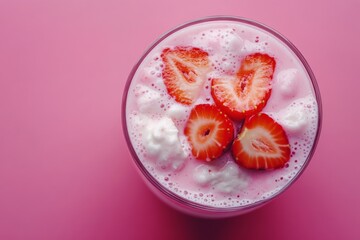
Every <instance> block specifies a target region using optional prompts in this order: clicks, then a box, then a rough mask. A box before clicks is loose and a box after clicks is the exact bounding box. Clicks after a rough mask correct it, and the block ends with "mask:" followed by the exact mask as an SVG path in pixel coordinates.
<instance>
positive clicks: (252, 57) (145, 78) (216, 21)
mask: <svg viewBox="0 0 360 240" xmlns="http://www.w3.org/2000/svg"><path fill="white" fill-rule="evenodd" d="M123 103H124V105H123V106H124V109H123V123H124V132H125V135H126V138H127V140H128V144H129V149H130V151H131V153H132V154H133V157H134V160H135V163H136V164H137V166H138V169H139V170H140V172H141V175H143V176H144V177H145V180H146V182H147V183H148V184H149V186H150V187H151V188H152V189H154V190H155V192H156V193H158V195H159V196H160V197H161V199H163V200H165V201H166V202H168V203H170V204H171V205H173V206H175V207H176V208H178V209H180V210H182V211H184V212H187V213H190V214H193V215H196V216H205V217H224V216H233V215H238V214H242V213H244V212H247V211H250V210H253V209H255V208H256V207H259V206H261V205H262V204H264V203H266V202H268V201H269V200H271V199H273V198H274V197H275V196H277V195H278V194H279V193H281V192H283V191H284V190H285V189H286V188H287V187H288V186H290V185H291V184H292V183H293V182H294V180H296V179H297V178H298V177H299V175H300V174H301V172H302V171H303V170H304V168H305V167H306V166H307V164H308V163H309V161H310V159H311V157H312V155H313V152H314V150H315V145H316V143H317V140H318V137H319V132H320V126H321V101H320V95H319V92H318V88H317V85H316V81H315V78H314V76H313V74H312V72H311V70H310V68H309V66H308V65H307V63H306V61H305V60H304V58H303V57H302V55H301V54H300V53H299V51H298V50H297V49H296V48H295V47H294V46H293V45H292V44H291V43H289V42H288V41H287V40H286V39H284V38H283V37H282V36H280V35H279V34H278V33H276V32H274V31H273V30H271V29H268V28H267V27H265V26H263V25H260V24H258V23H255V22H253V21H249V20H246V19H240V18H232V17H214V18H207V19H203V20H199V21H195V22H192V23H189V24H185V25H183V26H181V27H178V28H176V29H175V30H173V31H171V32H169V33H167V34H166V35H164V36H163V37H161V38H160V39H159V40H158V41H157V42H156V43H154V44H153V45H152V46H151V48H150V49H149V50H148V51H147V52H146V53H145V54H144V56H143V57H142V58H141V59H140V61H139V62H138V64H137V65H136V66H135V68H134V69H133V71H132V73H131V74H130V77H129V80H128V85H127V88H126V93H125V94H124V102H123Z"/></svg>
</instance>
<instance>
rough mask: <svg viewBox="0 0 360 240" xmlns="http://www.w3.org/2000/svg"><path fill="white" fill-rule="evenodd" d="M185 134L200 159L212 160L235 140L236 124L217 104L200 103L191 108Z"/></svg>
mask: <svg viewBox="0 0 360 240" xmlns="http://www.w3.org/2000/svg"><path fill="white" fill-rule="evenodd" d="M184 134H185V136H186V137H187V139H188V141H189V144H190V146H191V152H192V155H193V156H194V157H195V158H196V159H199V160H205V161H211V160H213V159H215V158H217V157H219V156H220V155H221V154H222V153H223V152H224V150H225V149H226V148H227V147H228V146H229V144H230V143H231V141H232V140H233V138H234V125H233V123H232V121H231V120H230V119H229V118H228V117H227V116H226V114H225V113H223V112H221V111H220V110H219V109H218V108H217V107H216V106H215V105H210V104H199V105H196V106H195V107H194V108H193V109H192V110H191V113H190V116H189V119H188V120H187V123H186V126H185V129H184Z"/></svg>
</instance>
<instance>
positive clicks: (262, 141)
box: [232, 113, 290, 169]
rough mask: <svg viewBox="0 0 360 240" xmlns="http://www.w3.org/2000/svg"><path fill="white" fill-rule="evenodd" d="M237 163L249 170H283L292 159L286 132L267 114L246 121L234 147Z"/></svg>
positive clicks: (233, 152)
mask: <svg viewBox="0 0 360 240" xmlns="http://www.w3.org/2000/svg"><path fill="white" fill-rule="evenodd" d="M232 154H233V156H234V158H235V161H236V162H237V163H238V164H239V165H241V166H243V167H245V168H249V169H275V168H282V167H283V166H284V165H285V163H286V162H288V161H289V159H290V145H289V140H288V138H287V136H286V133H285V131H284V130H283V128H282V127H281V125H279V124H278V123H277V122H275V121H274V120H273V119H272V118H271V117H270V116H268V115H267V114H265V113H259V114H257V115H254V116H251V117H250V118H247V119H245V122H244V125H243V126H242V129H241V131H240V133H239V134H238V136H237V137H236V138H235V140H234V142H233V145H232Z"/></svg>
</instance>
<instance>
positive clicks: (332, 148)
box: [0, 0, 360, 240]
mask: <svg viewBox="0 0 360 240" xmlns="http://www.w3.org/2000/svg"><path fill="white" fill-rule="evenodd" d="M190 4H193V5H192V6H190ZM194 4H195V5H194ZM359 9H360V2H359V1H358V0H349V1H346V3H345V2H344V3H341V1H327V2H324V1H306V0H304V1H297V2H294V1H285V0H283V1H282V0H278V1H249V0H246V1H238V0H224V1H218V0H216V1H215V0H211V1H210V0H209V1H185V0H184V1H178V2H171V1H165V0H154V1H136V0H133V1H129V3H128V2H125V1H95V0H94V1H86V0H83V1H79V0H72V1H70V0H63V1H45V0H42V1H41V0H36V1H35V0H34V1H17V0H2V1H1V2H0V239H10V240H11V239H80V240H81V239H201V238H202V237H203V238H204V239H234V238H236V239H240V238H241V239H270V238H271V239H360V228H359V222H360V208H359V206H358V203H359V202H360V191H359V187H358V184H359V182H360V174H359V173H358V169H359V168H360V161H359V157H358V155H359V154H358V149H359V147H358V142H359V140H358V136H359V135H360V131H359V129H360V128H359V127H358V126H357V124H358V123H359V121H360V112H359V107H358V106H357V102H358V101H357V100H358V96H359V93H358V91H359V90H358V89H359V87H360V84H359V79H358V78H359V74H358V73H357V72H358V68H359V66H358V65H359V60H358V56H359V55H360V47H359V42H360V28H359V24H358V23H359V22H360V17H359V15H358V10H359ZM217 14H230V15H237V16H243V17H248V18H251V19H254V20H258V21H260V22H262V23H265V24H267V25H269V26H271V27H273V28H275V29H277V30H278V31H280V32H281V33H283V34H284V35H285V36H287V37H288V38H289V39H290V41H292V42H293V43H294V44H295V45H296V46H297V47H298V48H299V50H300V51H301V52H302V53H303V55H304V56H305V58H306V59H307V60H308V62H309V64H310V65H311V66H312V69H313V71H314V73H315V75H316V77H317V80H318V83H319V86H320V90H321V93H322V99H323V111H324V119H323V130H322V135H321V138H320V142H319V145H318V148H317V151H316V153H315V156H314V158H313V160H312V162H311V163H310V165H309V167H308V169H307V170H306V171H305V173H304V174H303V175H302V176H301V178H300V179H299V180H298V181H297V182H296V183H295V185H293V186H292V187H291V188H290V189H289V190H288V191H287V192H285V193H284V194H283V195H281V196H280V197H279V198H278V199H276V200H275V201H273V202H271V203H270V204H268V205H266V206H265V207H263V208H261V209H259V210H256V211H255V212H252V213H250V214H247V215H243V216H240V217H236V218H232V219H225V220H220V221H215V220H203V219H196V218H192V217H189V216H186V215H183V214H180V213H178V212H176V211H174V210H172V209H170V208H169V207H167V206H165V205H164V204H163V203H162V202H160V201H159V200H158V199H157V198H156V197H155V196H154V195H153V194H152V193H151V192H150V191H149V190H148V189H147V187H146V186H145V184H144V183H143V182H142V180H141V179H140V178H139V177H138V175H137V172H136V171H135V168H134V167H133V165H132V162H131V157H130V154H129V152H128V150H127V147H126V145H125V140H124V137H123V133H122V129H121V118H120V115H121V114H120V113H121V112H120V109H121V98H122V91H123V88H124V85H125V81H126V79H127V76H128V74H129V72H130V70H131V68H132V66H133V65H134V64H135V62H136V61H137V59H138V58H139V57H140V55H141V54H142V53H143V51H144V50H145V49H146V47H147V46H149V45H150V43H151V42H153V41H154V40H155V39H156V38H157V36H158V35H160V34H162V33H163V32H165V31H167V30H168V29H170V28H172V27H174V26H176V25H179V24H181V23H183V22H185V21H189V20H193V19H196V18H199V17H203V16H208V15H217Z"/></svg>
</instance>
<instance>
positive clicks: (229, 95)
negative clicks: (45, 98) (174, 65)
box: [211, 53, 276, 120]
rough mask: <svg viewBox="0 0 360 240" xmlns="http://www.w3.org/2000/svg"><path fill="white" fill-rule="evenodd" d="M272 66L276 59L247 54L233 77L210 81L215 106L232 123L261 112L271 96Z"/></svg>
mask: <svg viewBox="0 0 360 240" xmlns="http://www.w3.org/2000/svg"><path fill="white" fill-rule="evenodd" d="M275 65H276V62H275V59H274V58H272V57H270V56H269V55H267V54H262V53H254V54H251V55H247V56H246V57H245V58H244V59H243V61H242V63H241V67H240V69H239V71H238V73H237V74H236V76H226V77H221V78H215V79H212V87H211V95H212V97H213V99H214V101H215V103H216V105H217V106H219V107H220V108H221V109H222V110H223V111H224V112H225V113H226V114H227V115H228V116H229V117H230V118H232V119H234V120H241V119H243V118H245V117H248V116H250V115H254V114H256V113H258V112H260V111H261V110H262V109H263V108H264V107H265V105H266V102H267V100H268V99H269V97H270V94H271V88H272V78H273V73H274V70H275Z"/></svg>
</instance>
